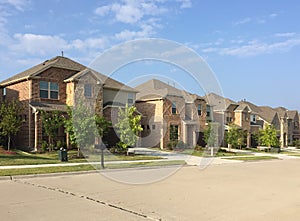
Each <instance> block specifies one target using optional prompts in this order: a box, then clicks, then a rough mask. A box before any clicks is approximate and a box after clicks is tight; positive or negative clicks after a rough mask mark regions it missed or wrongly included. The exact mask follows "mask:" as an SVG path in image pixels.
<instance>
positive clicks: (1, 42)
mask: <svg viewBox="0 0 300 221" xmlns="http://www.w3.org/2000/svg"><path fill="white" fill-rule="evenodd" d="M299 11H300V4H299V2H298V1H296V0H263V1H258V0H251V1H249V0H243V1H242V0H226V1H220V0H119V1H113V0H98V1H96V0H88V1H86V0H76V1H74V0H52V1H43V0H0V81H2V80H4V79H6V78H8V77H11V76H12V75H14V74H17V73H19V72H21V71H24V70H26V69H28V68H30V67H32V66H34V65H36V64H38V63H40V62H43V61H44V60H47V59H50V58H52V57H55V56H58V55H61V51H64V56H66V57H69V58H71V59H74V60H76V61H78V62H79V63H82V64H84V65H88V64H90V62H92V61H93V60H94V59H95V58H97V57H98V56H99V55H101V54H102V53H104V52H105V51H107V50H109V49H110V48H112V47H114V46H115V45H120V44H122V43H124V42H126V41H130V40H135V39H143V38H162V39H167V40H170V41H174V42H178V43H179V44H182V45H184V46H186V47H188V48H191V49H192V50H194V51H195V52H196V53H197V54H198V55H199V56H201V57H202V58H203V59H204V60H205V61H206V63H207V64H208V65H209V67H210V68H211V70H212V71H213V73H214V74H215V77H216V78H217V80H218V82H219V84H220V85H221V88H222V91H223V95H224V96H225V97H228V98H230V99H232V100H235V101H239V100H242V99H246V100H248V101H250V102H252V103H254V104H256V105H268V106H272V107H278V106H284V107H286V108H288V109H291V110H292V109H297V110H300V99H299V96H300V87H299V84H300V60H299V58H300V25H299V21H300V13H299ZM158 67H161V68H158ZM137 70H138V71H137ZM134 71H136V72H139V73H140V74H141V76H146V75H159V76H161V75H164V74H165V75H166V76H167V78H168V79H170V81H172V79H173V78H174V84H176V83H178V82H179V83H180V85H183V87H184V88H185V89H186V90H189V91H191V92H193V93H204V92H203V91H204V90H203V89H201V88H198V86H197V84H193V83H191V82H189V80H188V77H186V76H187V74H186V73H184V71H182V70H180V69H178V68H177V67H176V66H174V65H173V66H172V65H170V64H157V63H156V62H148V63H147V62H140V63H139V64H130V65H128V66H127V67H124V68H123V69H120V70H119V71H118V73H115V75H113V77H114V78H115V79H117V80H119V81H122V82H123V83H128V82H129V81H132V79H130V77H129V76H131V75H130V74H129V72H131V73H132V72H134ZM175 76H177V77H175ZM135 78H138V76H135ZM172 84H173V83H172ZM200 95H203V94H200Z"/></svg>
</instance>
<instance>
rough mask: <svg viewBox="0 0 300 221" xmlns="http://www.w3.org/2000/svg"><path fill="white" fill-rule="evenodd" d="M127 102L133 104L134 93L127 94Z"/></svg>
mask: <svg viewBox="0 0 300 221" xmlns="http://www.w3.org/2000/svg"><path fill="white" fill-rule="evenodd" d="M127 103H128V104H133V93H128V95H127Z"/></svg>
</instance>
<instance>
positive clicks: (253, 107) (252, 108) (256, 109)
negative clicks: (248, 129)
mask: <svg viewBox="0 0 300 221" xmlns="http://www.w3.org/2000/svg"><path fill="white" fill-rule="evenodd" d="M238 103H239V104H246V105H247V106H248V107H249V108H250V111H251V112H252V113H253V114H259V113H260V112H262V110H261V109H260V108H259V107H258V106H256V105H255V104H253V103H251V102H249V101H246V100H242V101H239V102H238Z"/></svg>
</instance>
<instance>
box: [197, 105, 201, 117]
mask: <svg viewBox="0 0 300 221" xmlns="http://www.w3.org/2000/svg"><path fill="white" fill-rule="evenodd" d="M201 113H202V112H201V104H198V115H199V116H200V115H201Z"/></svg>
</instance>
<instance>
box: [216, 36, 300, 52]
mask: <svg viewBox="0 0 300 221" xmlns="http://www.w3.org/2000/svg"><path fill="white" fill-rule="evenodd" d="M297 46H300V38H294V39H288V40H286V41H281V42H274V43H266V42H259V41H251V42H248V44H246V45H242V46H239V47H238V46H233V47H227V48H220V49H219V50H218V52H219V54H221V55H231V56H239V57H244V56H256V55H260V54H271V53H277V52H286V51H289V50H291V49H292V48H294V47H297Z"/></svg>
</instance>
